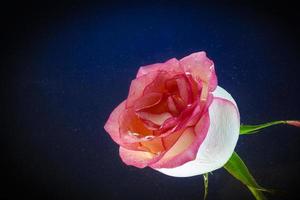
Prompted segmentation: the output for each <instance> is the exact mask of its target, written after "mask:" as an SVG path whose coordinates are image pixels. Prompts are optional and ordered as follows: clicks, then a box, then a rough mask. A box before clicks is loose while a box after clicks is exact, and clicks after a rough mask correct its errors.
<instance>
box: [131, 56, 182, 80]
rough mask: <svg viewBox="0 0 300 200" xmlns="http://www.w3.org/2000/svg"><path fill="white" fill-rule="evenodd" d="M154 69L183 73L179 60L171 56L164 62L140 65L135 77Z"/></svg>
mask: <svg viewBox="0 0 300 200" xmlns="http://www.w3.org/2000/svg"><path fill="white" fill-rule="evenodd" d="M156 71H167V72H168V71H170V72H175V73H183V69H182V68H181V67H180V65H179V61H178V60H177V59H176V58H172V59H170V60H168V61H166V62H165V63H156V64H152V65H147V66H143V67H140V69H139V71H138V73H137V75H136V77H137V78H138V77H140V76H143V75H145V74H149V73H152V72H156Z"/></svg>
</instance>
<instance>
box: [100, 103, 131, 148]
mask: <svg viewBox="0 0 300 200" xmlns="http://www.w3.org/2000/svg"><path fill="white" fill-rule="evenodd" d="M125 104H126V101H123V102H122V103H121V104H120V105H118V106H117V107H116V108H115V109H114V110H113V112H112V113H111V114H110V116H109V118H108V120H107V122H106V123H105V125H104V129H105V130H106V132H108V133H109V135H110V137H111V138H112V139H113V140H114V141H115V142H116V143H118V144H120V143H122V141H121V138H120V132H119V128H120V125H119V117H120V115H121V113H122V112H123V111H124V110H125Z"/></svg>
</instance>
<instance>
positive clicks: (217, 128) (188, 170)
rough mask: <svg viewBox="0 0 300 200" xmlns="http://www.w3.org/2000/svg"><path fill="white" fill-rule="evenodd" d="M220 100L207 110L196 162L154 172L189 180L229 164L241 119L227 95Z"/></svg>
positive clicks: (216, 99)
mask: <svg viewBox="0 0 300 200" xmlns="http://www.w3.org/2000/svg"><path fill="white" fill-rule="evenodd" d="M219 94H222V93H218V95H219ZM224 94H225V95H224ZM222 97H224V99H222V98H219V97H215V98H214V100H213V102H212V104H211V106H210V107H209V115H210V127H209V130H208V134H207V136H206V138H205V139H204V141H203V143H202V144H201V146H200V148H199V150H198V153H197V157H196V159H195V160H193V161H190V162H187V163H185V164H183V165H181V166H179V167H175V168H160V169H156V170H158V171H160V172H161V173H164V174H167V175H169V176H175V177H188V176H195V175H200V174H204V173H207V172H210V171H213V170H216V169H218V168H221V167H222V166H223V165H224V164H225V163H226V162H227V161H228V159H229V158H230V156H231V155H232V153H233V150H234V148H235V146H236V143H237V140H238V136H239V128H240V118H239V113H238V109H237V107H236V106H235V104H234V103H232V102H231V101H229V100H227V99H225V98H230V95H229V94H227V93H226V92H224V91H223V96H222ZM154 169H155V168H154Z"/></svg>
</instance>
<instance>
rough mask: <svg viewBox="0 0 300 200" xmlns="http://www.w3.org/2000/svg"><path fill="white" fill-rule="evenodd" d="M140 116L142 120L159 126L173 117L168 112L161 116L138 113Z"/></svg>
mask: <svg viewBox="0 0 300 200" xmlns="http://www.w3.org/2000/svg"><path fill="white" fill-rule="evenodd" d="M138 116H139V117H141V118H142V119H145V120H148V121H151V122H153V123H154V124H157V125H162V124H163V123H164V122H165V121H166V120H167V119H169V118H171V117H172V115H171V114H170V113H168V112H165V113H161V114H152V113H149V112H138Z"/></svg>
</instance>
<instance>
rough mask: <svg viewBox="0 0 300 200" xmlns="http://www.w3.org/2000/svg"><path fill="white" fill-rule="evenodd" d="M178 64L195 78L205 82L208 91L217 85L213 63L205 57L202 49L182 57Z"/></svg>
mask: <svg viewBox="0 0 300 200" xmlns="http://www.w3.org/2000/svg"><path fill="white" fill-rule="evenodd" d="M180 64H181V66H182V67H183V68H184V71H185V72H187V73H190V74H191V75H192V76H193V78H194V79H195V80H197V81H202V82H204V83H206V84H207V85H208V88H209V91H213V90H214V89H215V88H216V87H217V76H216V73H215V69H214V63H213V61H211V60H210V59H209V58H207V57H206V53H205V52H204V51H201V52H198V53H193V54H191V55H189V56H186V57H184V58H182V59H181V60H180Z"/></svg>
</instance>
